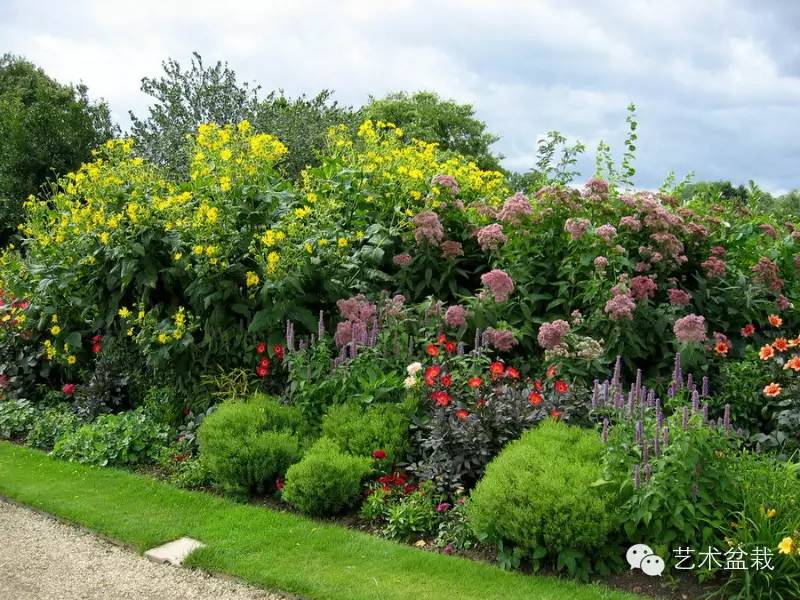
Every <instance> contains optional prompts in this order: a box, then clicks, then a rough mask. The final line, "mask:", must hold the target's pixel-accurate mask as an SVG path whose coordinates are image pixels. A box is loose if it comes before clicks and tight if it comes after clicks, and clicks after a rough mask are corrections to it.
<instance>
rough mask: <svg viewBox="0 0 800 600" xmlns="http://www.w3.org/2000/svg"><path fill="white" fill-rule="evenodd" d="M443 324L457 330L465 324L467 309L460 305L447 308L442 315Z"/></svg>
mask: <svg viewBox="0 0 800 600" xmlns="http://www.w3.org/2000/svg"><path fill="white" fill-rule="evenodd" d="M444 322H445V325H447V326H448V327H452V328H453V329H458V328H459V327H461V326H463V325H464V324H466V322H467V309H465V308H464V307H463V306H461V305H460V304H454V305H453V306H448V307H447V310H446V311H445V313H444Z"/></svg>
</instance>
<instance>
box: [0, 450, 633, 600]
mask: <svg viewBox="0 0 800 600" xmlns="http://www.w3.org/2000/svg"><path fill="white" fill-rule="evenodd" d="M0 495H2V496H5V497H7V498H9V499H13V500H15V501H17V502H21V503H23V504H27V505H30V506H32V507H35V508H37V509H40V510H42V511H45V512H48V513H50V514H53V515H57V516H59V517H61V518H63V519H65V520H68V521H71V522H74V523H78V524H80V525H83V526H85V527H88V528H90V529H93V530H95V531H97V532H99V533H101V534H103V535H106V536H108V537H110V538H112V539H114V540H117V541H119V542H122V543H125V544H128V545H130V546H133V547H134V548H136V549H137V550H138V551H140V552H142V551H144V550H146V549H148V548H150V547H153V546H156V545H158V544H161V543H164V542H166V541H169V540H172V539H175V538H177V537H180V536H182V535H188V536H191V537H193V538H197V539H199V540H201V541H203V542H205V543H206V544H207V548H204V549H202V550H199V551H197V552H196V553H195V554H193V555H192V556H191V557H190V560H189V564H191V565H192V566H195V567H200V568H202V569H206V570H208V571H212V572H218V573H225V574H227V575H231V576H234V577H238V578H240V579H242V580H244V581H247V582H249V583H251V584H254V585H257V586H260V587H265V588H268V589H276V590H283V591H285V592H290V593H295V594H299V595H301V596H304V597H306V598H312V599H319V600H361V599H364V600H367V599H369V600H378V599H380V600H391V599H399V598H403V599H406V598H413V599H415V600H416V599H425V600H438V599H442V600H445V599H446V600H456V599H457V600H470V599H475V600H489V599H491V598H498V599H500V598H502V599H503V600H517V599H518V600H523V599H524V600H540V599H541V600H545V599H546V600H559V599H564V600H576V599H577V600H580V599H593V600H594V599H607V600H633V599H635V598H637V596H634V595H631V594H626V593H622V592H616V591H611V590H609V589H607V588H604V587H601V586H597V585H581V584H577V583H573V582H571V581H563V580H559V579H555V578H548V577H531V576H525V575H520V574H515V573H507V572H504V571H501V570H500V569H498V568H495V567H493V566H491V565H487V564H483V563H476V562H472V561H468V560H465V559H461V558H457V557H452V556H445V555H442V554H434V553H430V552H424V551H421V550H417V549H414V548H411V547H409V546H404V545H402V544H395V543H393V542H389V541H386V540H381V539H378V538H376V537H373V536H370V535H367V534H364V533H359V532H356V531H352V530H349V529H346V528H343V527H338V526H334V525H327V524H321V523H317V522H315V521H311V520H309V519H305V518H302V517H299V516H296V515H293V514H288V513H283V512H278V511H274V510H269V509H266V508H261V507H255V506H249V505H243V504H236V503H233V502H230V501H228V500H225V499H223V498H218V497H215V496H212V495H209V494H204V493H201V492H189V491H186V490H179V489H176V488H173V487H171V486H169V485H167V484H164V483H161V482H158V481H155V480H153V479H150V478H148V477H144V476H139V475H135V474H132V473H128V472H125V471H118V470H114V469H99V468H93V467H85V466H81V465H77V464H73V463H66V462H62V461H59V460H56V459H53V458H50V457H48V456H47V455H45V454H43V453H41V452H38V451H36V450H31V449H28V448H23V447H20V446H15V445H12V444H9V443H6V442H0Z"/></svg>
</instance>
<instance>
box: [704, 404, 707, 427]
mask: <svg viewBox="0 0 800 600" xmlns="http://www.w3.org/2000/svg"><path fill="white" fill-rule="evenodd" d="M703 420H704V421H705V422H706V423H708V404H704V405H703Z"/></svg>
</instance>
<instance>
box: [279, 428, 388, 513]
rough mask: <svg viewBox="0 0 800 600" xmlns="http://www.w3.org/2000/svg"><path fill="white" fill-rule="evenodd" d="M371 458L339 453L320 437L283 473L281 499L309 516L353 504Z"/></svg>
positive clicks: (358, 495)
mask: <svg viewBox="0 0 800 600" xmlns="http://www.w3.org/2000/svg"><path fill="white" fill-rule="evenodd" d="M371 468H372V459H371V458H365V457H360V456H352V455H350V454H346V453H344V452H342V451H341V450H340V449H339V447H338V445H337V444H336V442H334V441H332V440H329V439H327V438H320V439H319V440H317V442H316V443H315V444H314V445H313V446H312V447H311V448H310V449H309V451H308V452H307V453H306V455H305V456H304V457H303V460H301V461H300V462H299V463H297V464H296V465H292V466H291V467H290V468H289V470H288V471H287V472H286V487H285V488H284V490H283V499H284V500H286V501H287V502H288V503H289V504H292V505H293V506H295V507H297V508H299V509H300V510H301V511H303V512H304V513H308V514H310V515H332V514H336V513H339V512H341V511H342V510H344V509H346V508H349V507H351V506H353V505H354V504H355V503H356V501H357V500H358V499H359V497H360V496H361V482H362V481H363V479H364V478H365V477H366V476H367V474H368V473H369V472H370V469H371Z"/></svg>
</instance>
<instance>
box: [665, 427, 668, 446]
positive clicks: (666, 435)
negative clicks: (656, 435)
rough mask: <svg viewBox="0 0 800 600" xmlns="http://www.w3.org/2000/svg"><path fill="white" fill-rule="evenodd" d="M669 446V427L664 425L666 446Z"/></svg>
mask: <svg viewBox="0 0 800 600" xmlns="http://www.w3.org/2000/svg"><path fill="white" fill-rule="evenodd" d="M667 446H669V427H664V447H667Z"/></svg>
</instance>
